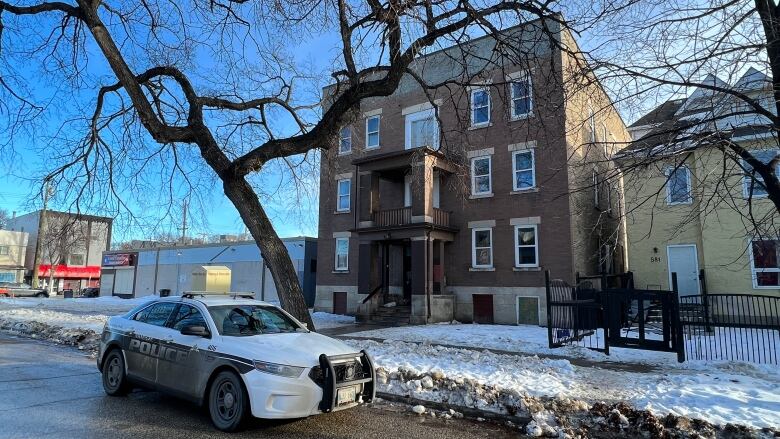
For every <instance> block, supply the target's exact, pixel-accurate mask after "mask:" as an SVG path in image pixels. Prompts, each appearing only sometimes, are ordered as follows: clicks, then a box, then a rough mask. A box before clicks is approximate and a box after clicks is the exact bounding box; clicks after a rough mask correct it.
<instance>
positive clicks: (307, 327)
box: [301, 323, 309, 329]
mask: <svg viewBox="0 0 780 439" xmlns="http://www.w3.org/2000/svg"><path fill="white" fill-rule="evenodd" d="M301 324H302V325H303V327H304V328H306V329H309V324H308V323H301Z"/></svg>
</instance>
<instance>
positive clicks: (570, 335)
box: [545, 272, 609, 354]
mask: <svg viewBox="0 0 780 439" xmlns="http://www.w3.org/2000/svg"><path fill="white" fill-rule="evenodd" d="M545 278H546V279H545V280H546V282H545V284H546V286H547V288H546V289H547V322H548V324H547V332H548V333H547V336H548V340H549V344H550V347H551V348H554V347H563V346H572V345H573V346H580V347H584V348H588V349H594V350H598V351H603V352H606V353H607V354H608V353H609V342H608V341H607V340H606V338H605V334H606V333H605V331H604V321H603V314H604V308H603V306H602V305H601V303H600V301H599V300H598V298H597V294H598V291H596V290H595V289H593V287H592V284H591V283H590V282H587V281H586V282H582V283H581V284H579V285H578V286H577V287H572V286H571V285H569V284H568V283H566V282H565V281H563V280H560V279H553V280H551V279H550V273H549V272H545Z"/></svg>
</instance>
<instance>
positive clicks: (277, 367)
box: [255, 360, 305, 378]
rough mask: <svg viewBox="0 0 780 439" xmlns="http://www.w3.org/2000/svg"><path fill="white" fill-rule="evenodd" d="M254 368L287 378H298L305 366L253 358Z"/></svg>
mask: <svg viewBox="0 0 780 439" xmlns="http://www.w3.org/2000/svg"><path fill="white" fill-rule="evenodd" d="M255 369H257V370H259V371H260V372H265V373H270V374H272V375H281V376H283V377H288V378H298V377H299V376H301V374H302V373H303V370H304V369H305V368H304V367H297V366H287V365H286V364H276V363H268V362H265V361H257V360H255Z"/></svg>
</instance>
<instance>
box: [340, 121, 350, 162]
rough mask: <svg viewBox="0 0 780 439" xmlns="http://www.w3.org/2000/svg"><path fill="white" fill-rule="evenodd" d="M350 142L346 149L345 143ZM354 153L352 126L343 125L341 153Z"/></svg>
mask: <svg viewBox="0 0 780 439" xmlns="http://www.w3.org/2000/svg"><path fill="white" fill-rule="evenodd" d="M345 131H346V132H347V135H346V136H345V135H344V132H345ZM345 142H346V144H348V145H349V148H348V149H346V150H345V149H344V144H345ZM350 153H352V127H348V126H346V127H343V128H341V130H340V131H339V155H347V154H350Z"/></svg>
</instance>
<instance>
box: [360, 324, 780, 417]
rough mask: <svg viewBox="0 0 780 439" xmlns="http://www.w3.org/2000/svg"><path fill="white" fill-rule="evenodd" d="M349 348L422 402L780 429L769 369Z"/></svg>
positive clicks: (779, 402)
mask: <svg viewBox="0 0 780 439" xmlns="http://www.w3.org/2000/svg"><path fill="white" fill-rule="evenodd" d="M404 329H407V330H408V329H413V328H404ZM349 343H351V344H353V345H355V346H356V347H359V348H361V349H367V350H368V352H369V353H370V354H371V355H372V357H373V358H374V359H375V363H376V365H377V366H378V367H381V368H383V369H385V370H387V371H388V373H389V374H390V377H391V379H389V380H387V383H386V384H384V385H383V386H382V387H380V390H383V391H387V392H390V393H396V394H401V395H411V396H414V397H416V398H419V399H427V400H434V401H441V402H450V403H453V404H460V405H467V406H472V407H479V408H483V409H489V410H494V411H499V412H501V411H503V410H504V409H503V408H502V404H507V401H511V400H512V398H515V399H518V398H519V399H520V400H522V399H523V398H524V397H536V398H538V397H552V398H556V399H561V400H580V401H586V402H588V403H591V404H592V403H594V402H598V401H606V402H618V401H626V402H628V403H630V404H632V405H634V406H635V407H637V408H639V409H649V410H651V411H652V412H653V413H654V414H656V415H657V416H663V415H666V414H673V415H678V416H688V417H691V418H696V419H702V420H705V421H708V422H711V423H713V424H720V425H723V424H726V423H737V424H742V425H746V426H751V427H755V428H763V427H775V428H776V427H778V426H780V375H778V374H777V372H776V371H772V370H770V369H768V368H767V369H765V368H760V367H755V368H754V367H749V366H748V365H745V364H738V365H726V364H719V365H713V366H711V368H710V369H709V370H689V369H672V370H663V371H661V372H651V373H641V372H626V371H618V370H612V369H601V368H596V367H578V366H574V365H572V364H571V363H570V362H569V361H568V360H553V359H543V358H538V357H536V356H521V355H503V354H496V353H492V352H489V351H481V352H480V351H474V350H466V349H460V348H449V347H444V346H436V345H431V344H417V343H405V342H401V341H387V342H383V343H378V342H375V341H371V340H360V339H353V340H350V341H349ZM393 374H396V376H398V375H401V376H409V375H411V376H423V375H428V376H434V377H436V376H439V377H446V378H447V379H450V380H454V381H453V382H455V383H458V382H460V383H464V382H465V383H466V384H468V385H469V386H467V387H465V390H464V388H458V391H457V392H447V391H446V389H440V388H435V387H434V388H430V387H428V386H427V385H426V382H425V381H426V380H425V379H424V378H423V379H422V380H419V379H417V380H408V381H404V380H403V379H392V378H393ZM481 386H486V387H488V388H489V390H485V389H484V388H482V387H481ZM474 389H476V390H474ZM480 389H481V390H480ZM497 394H498V395H502V396H500V397H497V396H496V395H497ZM523 404H526V405H527V404H528V401H527V400H524V402H523ZM520 405H522V404H520Z"/></svg>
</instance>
